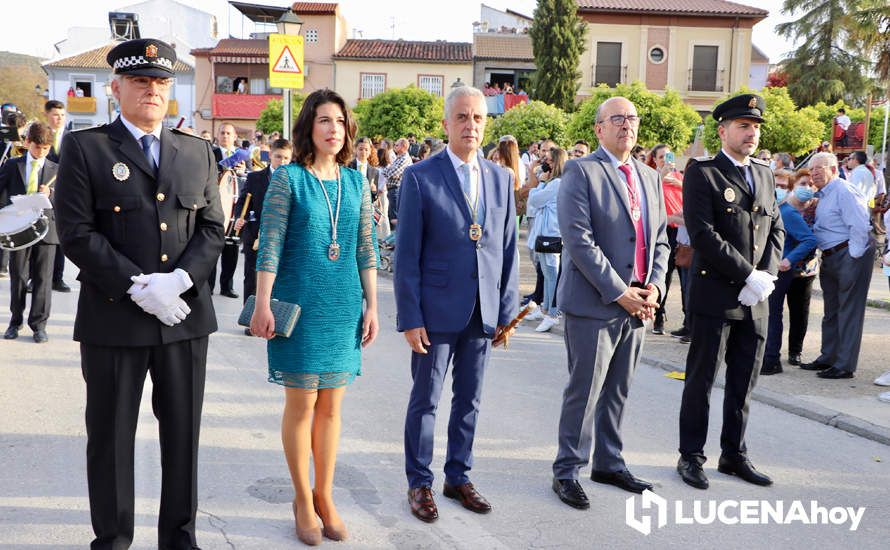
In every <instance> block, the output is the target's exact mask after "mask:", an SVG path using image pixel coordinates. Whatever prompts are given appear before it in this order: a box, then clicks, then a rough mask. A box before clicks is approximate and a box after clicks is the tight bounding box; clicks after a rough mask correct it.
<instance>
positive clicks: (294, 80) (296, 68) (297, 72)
mask: <svg viewBox="0 0 890 550" xmlns="http://www.w3.org/2000/svg"><path fill="white" fill-rule="evenodd" d="M304 72H305V71H304V70H303V37H302V36H290V35H287V34H270V35H269V86H270V87H271V88H295V89H298V90H299V89H302V88H303V73H304Z"/></svg>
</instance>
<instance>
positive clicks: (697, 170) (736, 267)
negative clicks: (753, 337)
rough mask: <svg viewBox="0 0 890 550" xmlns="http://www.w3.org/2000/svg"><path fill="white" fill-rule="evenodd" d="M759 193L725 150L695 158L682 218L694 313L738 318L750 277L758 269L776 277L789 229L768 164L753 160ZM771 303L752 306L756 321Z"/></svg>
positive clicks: (743, 312) (685, 188) (743, 311)
mask: <svg viewBox="0 0 890 550" xmlns="http://www.w3.org/2000/svg"><path fill="white" fill-rule="evenodd" d="M750 166H751V171H752V176H753V178H754V188H755V192H756V194H755V195H752V194H751V191H750V189H749V188H748V184H747V182H746V181H745V180H744V179H743V177H742V174H741V173H740V172H739V170H738V169H737V168H736V167H735V166H734V165H733V163H732V161H731V160H730V159H729V157H727V156H726V155H724V154H723V152H722V151H721V152H720V153H719V154H718V155H717V156H715V157H713V158H711V157H706V158H699V159H693V160H691V161H690V162H689V165H688V166H687V168H686V173H685V174H684V177H683V218H684V219H685V221H686V229H687V230H688V231H689V238H690V240H691V242H692V248H693V250H694V254H693V259H692V273H691V276H692V279H691V281H690V286H689V304H688V306H687V307H688V308H689V310H690V311H691V312H693V313H697V314H701V315H708V316H711V317H717V318H721V319H730V320H739V319H744V318H745V316H746V315H747V311H746V310H747V309H748V308H747V307H744V306H742V304H741V303H740V302H739V300H738V297H739V292H741V290H742V288H743V287H744V286H745V279H746V278H747V277H748V275H749V274H750V273H751V272H752V271H753V270H755V269H757V270H762V271H768V272H770V273H772V274H773V275H775V274H776V273H777V271H778V266H779V261H780V260H781V258H782V246H783V244H784V240H785V228H784V226H783V225H782V218H781V216H780V215H779V207H778V206H777V205H776V194H775V193H776V191H775V190H776V183H775V180H774V179H773V174H772V171H771V170H770V169H769V166H768V165H766V164H765V163H763V162H761V161H759V160H757V159H751V163H750ZM768 309H769V308H768V301H767V300H764V301H762V302H759V303H757V304H755V305H754V306H752V307H751V308H750V310H751V318H753V319H758V318H760V317H764V316H767V315H768V314H769V311H768Z"/></svg>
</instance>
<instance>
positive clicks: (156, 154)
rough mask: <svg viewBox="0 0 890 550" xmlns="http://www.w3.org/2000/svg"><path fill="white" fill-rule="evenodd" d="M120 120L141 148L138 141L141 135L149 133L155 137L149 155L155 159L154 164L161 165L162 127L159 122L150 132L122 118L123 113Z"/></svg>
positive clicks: (140, 143)
mask: <svg viewBox="0 0 890 550" xmlns="http://www.w3.org/2000/svg"><path fill="white" fill-rule="evenodd" d="M121 122H123V123H124V126H125V127H126V128H127V130H129V131H130V133H131V134H133V137H134V138H136V143H137V144H138V145H139V148H140V149H142V142H141V141H139V140H141V139H142V136H144V135H146V134H151V135H153V136H154V137H155V140H154V143H152V144H151V156H152V158H154V159H155V166H160V165H161V128H162V127H163V126H162V125H161V124H158V126H157V127H156V128H155V129H154V130H152V131H151V132H143V131H142V130H140V129H139V128H137V127H136V126H134V125H133V123H132V122H130V121H129V120H127V119H126V118H124V115H121Z"/></svg>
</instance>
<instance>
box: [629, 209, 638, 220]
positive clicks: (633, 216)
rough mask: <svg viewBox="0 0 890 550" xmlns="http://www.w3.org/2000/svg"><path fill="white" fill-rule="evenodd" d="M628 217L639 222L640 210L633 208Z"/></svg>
mask: <svg viewBox="0 0 890 550" xmlns="http://www.w3.org/2000/svg"><path fill="white" fill-rule="evenodd" d="M630 216H631V217H632V218H633V220H634V221H639V219H640V209H639V208H634V209H633V210H631V211H630Z"/></svg>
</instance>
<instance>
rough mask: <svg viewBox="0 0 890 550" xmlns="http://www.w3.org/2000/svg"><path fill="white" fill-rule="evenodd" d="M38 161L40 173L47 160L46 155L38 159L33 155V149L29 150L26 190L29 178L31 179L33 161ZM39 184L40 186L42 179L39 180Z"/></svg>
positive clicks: (26, 162) (38, 171)
mask: <svg viewBox="0 0 890 550" xmlns="http://www.w3.org/2000/svg"><path fill="white" fill-rule="evenodd" d="M35 160H36V161H37V173H38V174H39V173H40V171H41V170H43V165H44V163H45V162H46V157H43V158H40V159H36V158H34V157H32V156H31V151H28V155H27V159H26V161H25V190H26V191H27V189H28V180H29V179H31V163H32V162H34V161H35ZM38 177H39V176H38ZM37 186H38V187H40V181H39V180H38V182H37Z"/></svg>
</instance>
